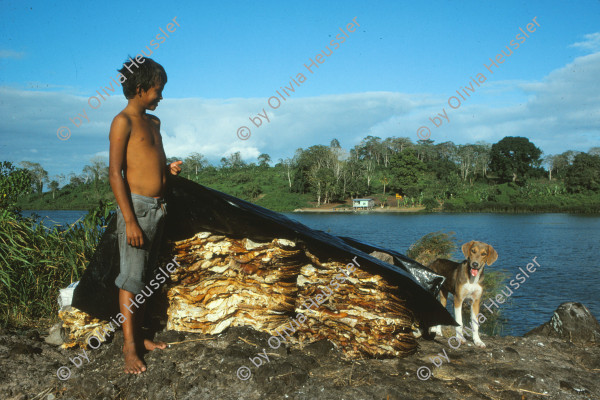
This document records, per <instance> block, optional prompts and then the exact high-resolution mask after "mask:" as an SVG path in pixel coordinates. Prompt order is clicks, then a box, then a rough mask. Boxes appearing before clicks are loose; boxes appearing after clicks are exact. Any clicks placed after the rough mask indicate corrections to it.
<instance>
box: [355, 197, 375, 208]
mask: <svg viewBox="0 0 600 400" xmlns="http://www.w3.org/2000/svg"><path fill="white" fill-rule="evenodd" d="M373 207H375V200H373V199H352V208H353V209H354V210H371V209H373Z"/></svg>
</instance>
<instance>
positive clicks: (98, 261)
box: [72, 176, 456, 328]
mask: <svg viewBox="0 0 600 400" xmlns="http://www.w3.org/2000/svg"><path fill="white" fill-rule="evenodd" d="M165 198H166V201H167V210H168V214H167V219H166V226H165V233H164V235H163V239H164V241H167V240H182V239H186V238H189V237H192V236H193V235H195V234H196V233H197V232H200V231H210V232H214V233H218V234H223V235H226V236H229V237H232V238H243V237H247V238H250V239H251V240H255V241H271V240H272V239H274V238H285V239H289V240H292V241H298V240H300V241H303V242H304V243H306V245H307V246H308V248H309V249H310V251H311V252H312V253H313V254H315V255H316V256H317V257H319V259H320V260H322V261H326V260H328V259H332V260H337V261H340V262H343V263H349V262H350V261H351V260H352V259H353V258H354V257H356V261H357V262H358V263H359V264H360V267H361V268H362V269H364V270H365V271H367V272H369V273H373V274H378V275H381V276H382V277H384V278H385V279H386V280H387V281H388V282H389V283H390V284H392V285H397V286H398V287H399V293H398V295H399V297H401V298H405V299H406V300H407V302H408V306H409V307H410V309H411V310H413V312H414V313H415V316H416V317H417V319H418V320H419V322H420V323H421V327H422V328H425V327H428V326H431V325H437V324H442V325H455V324H456V322H455V321H454V319H453V318H452V316H451V315H450V314H449V313H448V312H447V311H446V309H444V308H443V307H442V306H441V304H440V303H439V302H438V301H437V300H436V298H435V295H437V291H438V290H439V287H440V285H441V283H442V281H443V278H442V277H440V276H439V275H436V274H435V273H433V272H432V271H430V270H429V269H427V268H425V267H423V266H422V265H421V264H419V263H417V262H416V261H413V260H411V259H409V258H407V257H405V256H403V255H402V254H400V253H398V252H396V251H393V250H390V249H384V248H380V247H376V246H372V245H370V244H367V243H363V242H360V241H358V240H356V239H352V238H346V237H344V238H340V237H337V236H334V235H330V234H328V233H325V232H322V231H318V230H314V229H310V228H309V227H307V226H306V225H303V224H301V223H299V222H297V221H294V220H292V219H290V218H287V217H286V216H284V215H282V214H279V213H277V212H274V211H270V210H268V209H266V208H263V207H259V206H257V205H254V204H252V203H249V202H247V201H244V200H241V199H238V198H236V197H233V196H230V195H228V194H225V193H222V192H219V191H217V190H214V189H210V188H207V187H205V186H202V185H199V184H197V183H195V182H192V181H190V180H187V179H185V178H182V177H175V176H170V177H169V178H168V181H167V188H166V194H165ZM376 250H377V251H382V252H385V253H388V254H390V255H392V256H393V257H394V264H396V265H391V264H388V263H385V262H383V261H380V260H379V259H377V258H374V257H372V256H370V255H369V254H368V253H369V252H372V251H376ZM118 273H119V249H118V245H117V234H116V216H113V217H112V218H111V219H110V221H109V222H108V226H107V228H106V231H105V233H104V234H103V236H102V238H101V239H100V243H99V244H98V247H97V249H96V252H95V253H94V256H93V257H92V260H91V261H90V263H89V264H88V266H87V268H86V270H85V271H84V273H83V276H82V278H81V280H80V282H79V284H78V286H77V287H76V288H75V292H74V295H73V302H72V304H73V306H74V307H76V308H78V309H80V310H82V311H85V312H87V313H88V314H90V315H92V316H94V317H97V318H101V319H105V320H108V319H109V318H110V317H112V316H114V315H116V314H117V313H118V312H119V305H118V295H117V294H118V289H117V288H116V286H115V283H114V281H115V278H116V276H117V275H118Z"/></svg>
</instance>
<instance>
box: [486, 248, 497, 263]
mask: <svg viewBox="0 0 600 400" xmlns="http://www.w3.org/2000/svg"><path fill="white" fill-rule="evenodd" d="M487 253H488V255H487V258H486V259H485V262H486V263H487V265H492V264H493V263H495V262H496V260H497V259H498V253H497V252H496V250H494V248H493V247H492V246H490V245H489V244H488V246H487Z"/></svg>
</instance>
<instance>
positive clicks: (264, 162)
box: [0, 136, 600, 213]
mask: <svg viewBox="0 0 600 400" xmlns="http://www.w3.org/2000/svg"><path fill="white" fill-rule="evenodd" d="M168 160H169V161H175V160H183V165H182V168H183V170H182V176H184V177H185V178H188V179H190V180H193V181H195V182H198V183H200V184H202V185H205V186H208V187H211V188H214V189H216V190H220V191H222V192H225V193H228V194H231V195H233V196H236V197H239V198H242V199H244V200H247V201H250V202H252V203H255V204H258V205H260V206H263V207H266V208H269V209H271V210H274V211H280V212H282V211H293V210H295V209H298V208H312V207H321V208H325V207H326V208H329V209H331V208H336V207H338V208H345V207H348V206H349V205H351V199H353V198H357V197H360V198H365V197H366V198H372V199H374V200H375V204H376V207H379V208H381V207H383V208H387V209H389V210H393V209H394V208H397V207H398V206H400V207H402V208H417V207H420V208H421V209H423V210H425V211H448V212H575V213H597V212H600V147H593V148H591V149H589V150H588V152H587V153H585V152H579V151H573V150H568V151H565V152H563V153H562V154H554V155H543V153H542V151H541V150H540V149H539V148H538V147H537V146H536V145H535V144H534V143H532V142H530V141H529V139H527V138H524V137H510V136H509V137H505V138H503V139H502V140H500V141H499V142H497V143H494V144H489V143H485V142H477V143H475V144H464V145H456V144H454V143H453V142H451V141H448V142H443V143H438V144H435V142H434V141H433V140H418V141H417V142H413V141H411V140H410V139H409V138H407V137H389V138H386V139H383V140H382V139H381V138H379V137H374V136H367V137H365V138H364V139H363V140H362V141H361V142H360V143H359V144H357V145H356V146H354V147H353V148H351V149H348V150H346V149H343V148H342V147H341V146H340V144H339V141H338V140H337V139H333V140H331V142H330V144H329V146H325V145H314V146H311V147H308V148H306V149H301V148H300V149H297V150H296V152H295V154H294V156H293V157H291V158H286V159H279V160H277V162H275V160H272V159H271V157H270V156H269V155H268V154H261V155H260V156H259V157H258V163H254V162H251V163H249V162H246V161H244V160H243V159H242V157H241V155H240V153H239V152H237V153H233V154H231V155H229V156H228V157H223V158H222V159H221V160H220V163H219V164H218V165H212V164H210V163H209V162H208V161H207V159H206V157H205V156H204V155H202V154H199V153H192V154H190V155H189V156H188V157H185V158H182V157H177V156H172V157H169V158H168ZM20 174H25V175H28V177H29V181H30V182H31V184H30V185H28V186H27V187H22V188H21V189H20V195H19V197H18V199H17V200H16V205H17V206H18V207H20V208H23V209H90V208H93V207H95V206H97V205H98V204H99V203H100V201H102V203H109V204H114V197H113V195H112V192H111V189H110V185H109V183H108V165H107V160H106V159H105V158H100V157H95V158H93V159H92V160H90V163H89V165H86V166H85V167H84V168H83V170H82V171H81V173H80V174H75V173H71V174H69V175H68V176H65V175H58V176H52V177H50V176H49V175H48V172H47V171H46V170H45V169H44V168H43V166H42V165H40V164H38V163H34V162H30V161H22V162H20V163H18V166H17V165H12V164H10V163H7V162H5V163H3V167H2V170H1V171H0V179H1V182H0V185H3V186H6V185H7V184H10V183H8V182H10V180H11V179H10V177H11V176H17V175H20ZM0 189H2V190H3V191H2V192H1V193H6V190H4V187H2V188H0ZM396 194H399V195H401V196H402V199H401V200H397V199H396ZM4 196H6V194H5V195H4ZM111 202H113V203H111Z"/></svg>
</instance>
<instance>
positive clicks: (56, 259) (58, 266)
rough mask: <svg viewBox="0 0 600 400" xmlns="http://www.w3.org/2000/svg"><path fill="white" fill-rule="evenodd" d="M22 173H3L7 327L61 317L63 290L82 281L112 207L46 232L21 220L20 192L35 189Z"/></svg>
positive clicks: (0, 251)
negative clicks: (58, 312) (18, 198)
mask: <svg viewBox="0 0 600 400" xmlns="http://www.w3.org/2000/svg"><path fill="white" fill-rule="evenodd" d="M23 172H24V171H23V170H19V169H15V168H13V167H12V166H10V165H7V164H4V165H3V166H2V169H0V187H1V188H2V190H3V191H5V192H4V193H3V196H2V197H3V201H2V203H0V326H2V327H6V326H30V325H36V324H39V320H40V319H56V318H57V311H58V304H57V295H58V290H59V289H61V288H64V287H66V286H67V285H68V284H70V283H71V282H74V281H77V280H79V277H80V275H81V273H82V272H83V270H84V268H85V266H86V264H87V261H88V260H90V259H91V256H92V255H93V252H94V249H95V248H96V245H97V243H98V241H99V239H100V236H101V235H102V232H103V231H104V227H105V225H106V220H107V218H108V216H109V213H110V209H111V208H113V204H111V203H107V204H103V203H100V204H99V205H98V206H97V207H95V208H94V209H92V210H91V211H90V213H88V215H87V216H86V217H85V219H83V220H82V221H79V222H77V223H75V224H73V225H71V226H69V227H66V228H56V227H55V228H52V229H49V228H46V227H44V226H43V225H42V224H41V223H39V221H37V220H36V219H35V218H22V217H21V216H20V215H19V209H18V207H17V206H16V205H15V203H14V202H15V198H16V197H17V196H18V194H19V191H20V190H23V188H27V189H29V188H30V187H31V182H32V181H31V180H30V176H29V175H27V174H23ZM9 183H10V184H9ZM36 183H37V182H36ZM13 184H14V185H13Z"/></svg>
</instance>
